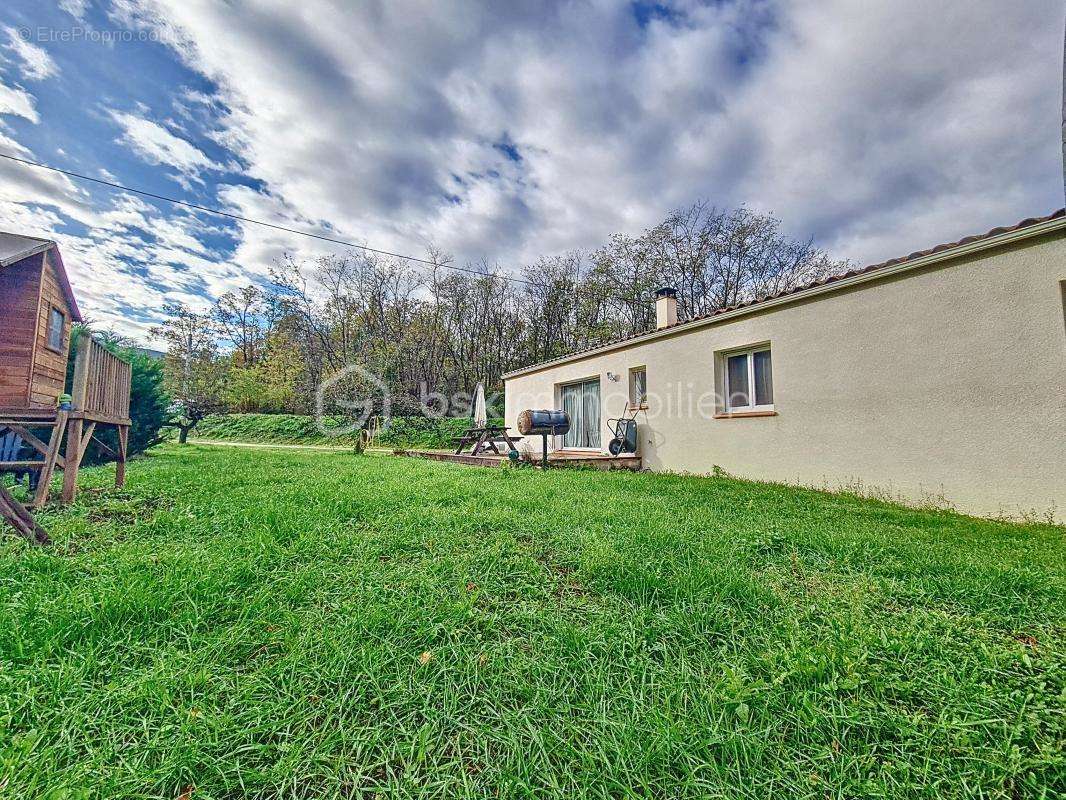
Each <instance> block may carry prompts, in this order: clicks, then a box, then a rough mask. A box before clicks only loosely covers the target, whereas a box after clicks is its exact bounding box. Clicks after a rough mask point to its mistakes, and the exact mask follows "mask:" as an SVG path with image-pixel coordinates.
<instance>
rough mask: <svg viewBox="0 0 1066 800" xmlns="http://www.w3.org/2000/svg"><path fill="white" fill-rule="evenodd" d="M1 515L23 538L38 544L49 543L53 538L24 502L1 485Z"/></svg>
mask: <svg viewBox="0 0 1066 800" xmlns="http://www.w3.org/2000/svg"><path fill="white" fill-rule="evenodd" d="M0 517H3V519H4V520H5V521H6V522H7V523H8V524H9V525H10V526H11V527H12V528H14V529H15V533H17V534H18V535H19V536H21V537H22V538H23V539H27V540H29V541H31V542H36V543H37V544H48V543H49V542H51V541H52V540H51V539H50V538H48V532H47V531H46V530H45V529H44V528H42V527H41V526H40V525H38V524H37V520H35V519H34V518H33V515H32V514H31V513H30V512H29V511H28V510H27V509H26V507H25V506H24V505H22V503H20V502H19V501H18V500H16V499H15V498H14V497H12V496H11V493H10V492H9V491H8V490H7V489H5V488H4V487H3V486H0Z"/></svg>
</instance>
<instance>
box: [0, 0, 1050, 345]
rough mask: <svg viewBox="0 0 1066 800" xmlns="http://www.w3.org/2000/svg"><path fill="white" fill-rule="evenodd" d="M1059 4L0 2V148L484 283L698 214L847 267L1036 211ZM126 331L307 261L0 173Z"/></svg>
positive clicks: (141, 202)
mask: <svg viewBox="0 0 1066 800" xmlns="http://www.w3.org/2000/svg"><path fill="white" fill-rule="evenodd" d="M1063 14H1064V11H1063V4H1062V2H1061V0H1017V2H1012V3H1003V2H1002V0H944V1H943V2H938V3H929V2H928V0H920V1H919V0H861V2H860V0H850V1H849V0H810V1H809V2H808V1H807V0H779V1H777V2H775V1H774V0H764V1H760V0H735V1H732V2H731V1H730V0H718V1H717V2H702V3H701V2H695V1H694V0H679V2H676V3H645V2H608V1H607V0H585V1H584V2H558V3H549V2H532V1H531V2H527V3H523V2H513V3H490V2H485V3H474V2H455V3H449V2H443V1H442V0H433V1H432V2H430V1H429V0H425V2H422V3H414V2H405V1H402V0H386V1H383V2H364V3H349V2H342V1H341V0H300V2H298V3H293V2H291V0H259V1H258V2H252V1H251V0H249V2H240V1H239V0H233V1H232V2H226V3H223V2H219V1H218V0H213V1H209V0H113V2H104V0H99V2H98V1H97V0H59V2H57V3H54V4H52V3H47V2H41V0H13V2H12V0H7V2H6V3H4V4H3V7H2V8H0V152H3V153H7V154H10V155H16V156H21V157H24V158H30V159H33V160H37V161H43V162H46V163H49V164H53V165H55V166H59V167H62V168H64V169H68V170H73V171H77V172H83V173H87V174H90V175H94V176H98V177H102V178H105V179H108V180H113V181H117V182H119V183H124V184H126V185H130V186H135V187H138V188H143V189H146V190H148V191H152V192H157V193H160V194H165V195H170V196H176V197H179V198H182V199H185V200H188V201H190V202H194V203H200V204H205V205H210V206H216V207H223V208H225V209H227V210H229V211H231V212H233V213H236V214H240V215H244V216H249V217H254V218H258V219H264V220H268V221H272V222H276V223H278V224H282V225H286V226H291V227H298V228H301V229H306V230H311V231H316V232H319V233H325V234H327V235H331V236H338V237H341V238H344V239H348V240H357V241H361V242H366V243H368V244H370V245H372V246H375V247H380V248H385V249H390V250H396V251H400V252H404V253H410V254H413V255H423V254H424V253H425V251H426V248H427V246H429V245H430V244H435V245H436V246H438V247H441V248H443V249H444V250H446V251H448V252H450V253H453V254H454V255H455V256H456V258H457V259H458V261H459V262H460V263H462V262H464V261H470V262H480V261H482V260H484V261H486V262H488V263H489V264H493V265H498V267H499V269H501V270H510V269H516V268H517V267H518V265H521V264H522V263H523V262H525V261H528V260H530V259H532V258H534V257H535V256H536V255H538V254H547V253H556V252H561V251H564V250H568V249H571V248H586V247H593V246H596V245H597V244H599V243H601V242H602V241H603V240H604V239H605V238H606V237H607V236H608V235H609V234H610V233H612V232H615V231H625V232H632V233H636V232H639V231H640V230H642V229H643V228H645V227H647V226H649V225H651V224H654V223H656V222H657V221H659V220H660V219H662V217H664V216H665V215H666V214H667V213H668V212H669V211H670V210H671V209H673V208H676V207H679V206H682V205H685V204H689V203H691V202H693V201H694V200H696V199H700V198H703V199H706V200H708V201H710V202H712V203H716V204H718V205H722V206H734V205H740V204H745V205H747V206H749V207H752V208H756V209H760V210H772V211H774V212H775V213H776V214H777V215H778V216H779V217H780V218H781V219H782V221H783V224H784V226H785V228H786V229H787V230H788V231H789V232H790V233H792V234H793V235H796V236H800V237H804V238H806V237H814V239H815V241H816V242H817V243H818V244H820V245H821V246H822V247H825V248H826V249H828V250H829V251H830V252H831V253H832V254H833V255H834V256H837V257H841V258H849V259H851V260H853V261H855V262H857V263H860V264H861V263H869V262H873V261H878V260H882V259H885V258H890V257H893V256H897V255H903V254H906V253H908V252H910V251H912V250H915V249H920V248H923V247H927V246H930V245H932V244H936V243H938V242H942V241H946V240H952V239H955V238H958V237H961V236H964V235H967V234H970V233H975V232H981V231H984V230H987V229H988V228H991V227H994V226H997V225H1006V224H1012V223H1014V222H1017V221H1018V220H1020V219H1022V218H1024V217H1028V216H1033V215H1040V214H1045V213H1048V212H1050V211H1051V210H1053V209H1055V208H1058V207H1059V206H1061V205H1062V204H1063V185H1062V162H1061V157H1062V155H1061V146H1062V143H1061V134H1060V126H1061V122H1062V120H1061V111H1062V96H1061V91H1062V50H1063V22H1064V20H1063ZM0 230H13V231H17V232H21V233H29V234H35V235H43V236H47V237H49V238H55V239H57V240H58V241H59V242H60V243H61V246H62V248H63V252H64V256H65V261H66V263H67V265H68V267H69V269H70V272H71V274H72V280H73V282H74V285H75V291H76V293H77V294H78V296H79V299H80V301H81V304H82V306H83V310H84V311H85V312H86V314H87V316H90V317H92V318H93V319H94V320H96V321H97V322H99V323H101V324H102V325H104V326H113V327H116V328H118V329H120V330H122V331H123V332H126V333H130V334H133V335H143V333H144V331H145V330H146V328H147V327H148V326H149V325H150V324H151V323H152V321H153V320H154V319H156V318H157V316H158V314H159V310H160V307H161V306H162V304H163V303H164V302H166V301H167V300H171V301H183V302H186V303H189V304H192V305H203V304H205V303H206V302H208V300H209V299H210V298H211V297H212V296H217V295H218V294H219V293H221V292H224V291H226V290H229V289H232V288H235V287H237V286H239V285H243V284H245V283H248V282H249V281H256V280H263V279H264V277H265V276H266V275H267V273H268V271H269V268H270V266H271V264H272V262H273V260H274V259H275V258H277V257H278V256H279V255H280V254H282V253H284V252H293V253H296V254H298V255H299V256H301V257H312V256H314V255H316V254H321V253H323V252H326V251H327V247H328V246H327V245H323V244H321V243H315V242H313V241H311V240H306V239H300V238H299V237H291V236H288V235H286V234H282V233H278V232H272V231H269V230H266V229H262V228H257V227H255V226H249V225H246V224H241V223H234V222H231V221H227V220H224V219H220V218H218V217H212V216H210V215H205V214H197V213H193V212H190V211H188V210H184V209H181V208H180V207H174V206H171V205H168V204H165V203H158V202H155V201H150V200H146V199H144V198H140V197H137V196H134V195H129V194H123V193H117V192H114V191H111V190H108V189H104V188H103V187H98V186H93V185H90V184H85V183H81V182H78V181H74V180H70V179H67V178H65V177H63V176H60V175H56V174H54V173H46V172H42V171H40V170H35V169H31V168H28V167H23V166H20V165H16V164H13V163H11V162H8V161H0Z"/></svg>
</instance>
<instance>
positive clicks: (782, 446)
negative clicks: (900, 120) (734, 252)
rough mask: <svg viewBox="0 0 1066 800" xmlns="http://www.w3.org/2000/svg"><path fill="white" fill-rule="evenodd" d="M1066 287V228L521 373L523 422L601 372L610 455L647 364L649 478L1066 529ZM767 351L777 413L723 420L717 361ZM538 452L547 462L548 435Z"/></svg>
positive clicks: (515, 388) (513, 409) (513, 382)
mask: <svg viewBox="0 0 1066 800" xmlns="http://www.w3.org/2000/svg"><path fill="white" fill-rule="evenodd" d="M1064 282H1066V234H1064V230H1063V228H1061V227H1060V228H1057V229H1056V230H1054V231H1053V232H1051V233H1048V234H1045V235H1042V236H1040V237H1034V238H1030V239H1027V240H1024V241H1021V242H1016V243H1013V244H1006V245H1003V246H999V247H997V248H995V249H992V250H985V251H982V252H980V253H976V254H973V255H969V256H963V257H959V258H954V259H951V260H947V261H943V262H940V263H939V264H936V265H932V266H928V267H923V268H920V269H917V270H913V271H909V272H905V273H901V274H899V275H896V276H889V277H885V278H881V279H879V280H877V281H876V282H870V283H865V284H862V285H859V286H855V287H851V288H845V289H841V290H839V291H835V292H832V293H826V294H822V295H820V296H818V297H813V298H810V299H807V300H801V301H797V302H794V303H791V304H788V305H782V306H777V307H775V308H769V309H765V310H763V311H758V312H753V313H751V314H748V315H746V316H740V317H735V318H733V319H726V320H721V321H718V322H716V323H714V324H711V325H707V326H704V327H696V328H694V329H691V330H688V331H679V332H677V333H674V334H671V335H667V336H662V337H659V338H656V339H653V340H651V341H647V342H643V343H637V344H632V345H627V346H624V347H622V348H620V349H616V350H613V351H610V352H606V353H600V354H593V355H590V356H586V357H582V358H579V359H578V360H574V361H570V362H567V363H563V364H559V365H556V366H549V367H545V368H542V369H539V370H537V371H535V372H532V373H528V374H520V375H517V376H516V377H511V378H508V379H507V380H506V404H507V407H506V418H507V424H508V425H511V426H516V419H517V416H518V414H519V412H521V411H522V410H523V409H526V408H558V407H559V399H558V387H559V385H560V384H562V383H568V382H571V381H573V380H577V379H581V378H593V377H595V378H598V379H599V380H600V386H601V406H602V409H603V413H602V415H601V416H602V419H601V421H602V424H603V428H604V429H603V434H602V437H603V438H602V445H603V447H604V448H606V445H607V442H608V441H609V439H610V434H609V431H608V430H607V428H606V418H607V417H615V416H618V414H619V413H620V412H621V411H622V408H623V406H624V405H625V401H626V396H627V394H628V371H629V369H630V368H631V367H634V366H640V365H645V366H646V367H647V376H648V392H649V394H650V396H651V397H650V402H649V410H648V414H647V417H645V416H644V415H643V414H642V415H641V416H640V417H639V421H640V423H641V424H640V427H639V431H640V437H639V441H640V444H639V447H640V453H641V455H642V456H643V463H644V466H645V467H646V468H648V469H653V470H671V471H683V472H693V473H709V472H711V471H712V470H713V469H714V468H715V467H716V466H717V467H720V468H722V469H724V470H725V471H726V472H729V473H731V474H734V475H737V476H740V477H746V478H754V479H759V480H771V481H781V482H786V483H797V484H803V485H814V486H819V487H820V486H827V487H828V488H841V487H845V486H851V487H854V486H856V485H858V484H861V485H862V487H863V488H864V490H866V491H877V492H886V493H890V494H892V495H894V496H901V497H903V498H906V499H907V500H910V501H913V502H929V501H930V500H931V499H933V498H938V497H942V498H943V499H945V500H947V502H949V503H951V504H952V505H954V506H955V507H956V508H958V509H959V510H960V511H964V512H966V513H972V514H979V515H998V514H1009V515H1019V514H1028V513H1034V512H1035V513H1038V514H1040V515H1046V514H1047V513H1048V512H1049V511H1052V512H1053V514H1054V517H1055V519H1056V520H1057V521H1060V522H1062V521H1066V288H1064V286H1066V283H1064ZM763 342H769V343H770V346H771V350H772V361H773V382H774V410H775V411H776V416H769V417H754V418H746V419H745V418H731V419H715V418H713V411H714V409H713V407H712V406H713V398H714V396H715V391H716V387H717V388H718V389H719V391H722V387H721V382H720V378H719V377H718V376H716V366H715V365H716V363H717V361H718V359H717V358H716V353H719V352H720V351H723V350H727V349H733V348H738V347H743V346H746V345H751V344H758V343H763ZM608 372H613V373H616V374H618V375H619V376H621V379H620V380H619V381H618V382H611V381H608V380H607V377H606V374H607V373H608ZM679 396H680V398H681V403H680V408H679V402H678V398H679ZM701 397H702V398H703V399H704V413H701V412H700V408H699V404H698V400H699V398H701ZM523 444H524V446H525V447H527V448H529V449H532V450H536V449H537V448H539V446H540V443H539V437H534V438H530V439H527V440H526V441H525V442H523Z"/></svg>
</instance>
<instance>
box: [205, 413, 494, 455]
mask: <svg viewBox="0 0 1066 800" xmlns="http://www.w3.org/2000/svg"><path fill="white" fill-rule="evenodd" d="M327 419H328V420H329V422H333V423H335V424H340V421H339V420H337V419H333V418H327ZM494 421H495V422H499V420H494ZM468 427H470V420H469V419H467V418H465V417H464V418H460V419H454V418H449V419H441V420H433V419H426V418H425V417H395V418H393V420H392V421H391V423H390V424H389V426H388V427H387V428H386V429H384V430H383V431H381V433H380V434H379V436H378V438H377V442H376V443H377V445H378V446H380V447H422V448H433V449H443V448H448V447H450V446H453V445H452V440H453V439H454V438H455V437H457V436H459V435H460V434H461V433H462V432H463V431H464V430H466V429H467V428H468ZM190 435H191V436H192V438H194V439H215V440H219V441H227V442H272V443H276V444H317V445H334V446H337V447H351V446H353V445H354V444H355V438H354V437H353V436H351V435H345V436H327V435H326V434H324V433H323V432H322V431H321V430H320V429H319V427H318V425H317V424H316V422H315V418H314V417H311V416H303V415H297V414H216V415H213V416H210V417H207V418H206V419H205V420H204V421H203V422H201V423H200V424H199V425H198V426H197V427H196V429H195V430H194V431H193V432H192V434H190Z"/></svg>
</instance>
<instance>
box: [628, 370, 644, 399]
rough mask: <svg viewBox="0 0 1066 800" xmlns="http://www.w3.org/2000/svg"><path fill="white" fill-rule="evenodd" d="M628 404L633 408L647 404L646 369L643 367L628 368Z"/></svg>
mask: <svg viewBox="0 0 1066 800" xmlns="http://www.w3.org/2000/svg"><path fill="white" fill-rule="evenodd" d="M629 404H630V405H631V406H633V407H634V408H645V407H646V406H647V405H648V370H647V369H646V368H645V367H633V369H631V370H629Z"/></svg>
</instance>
